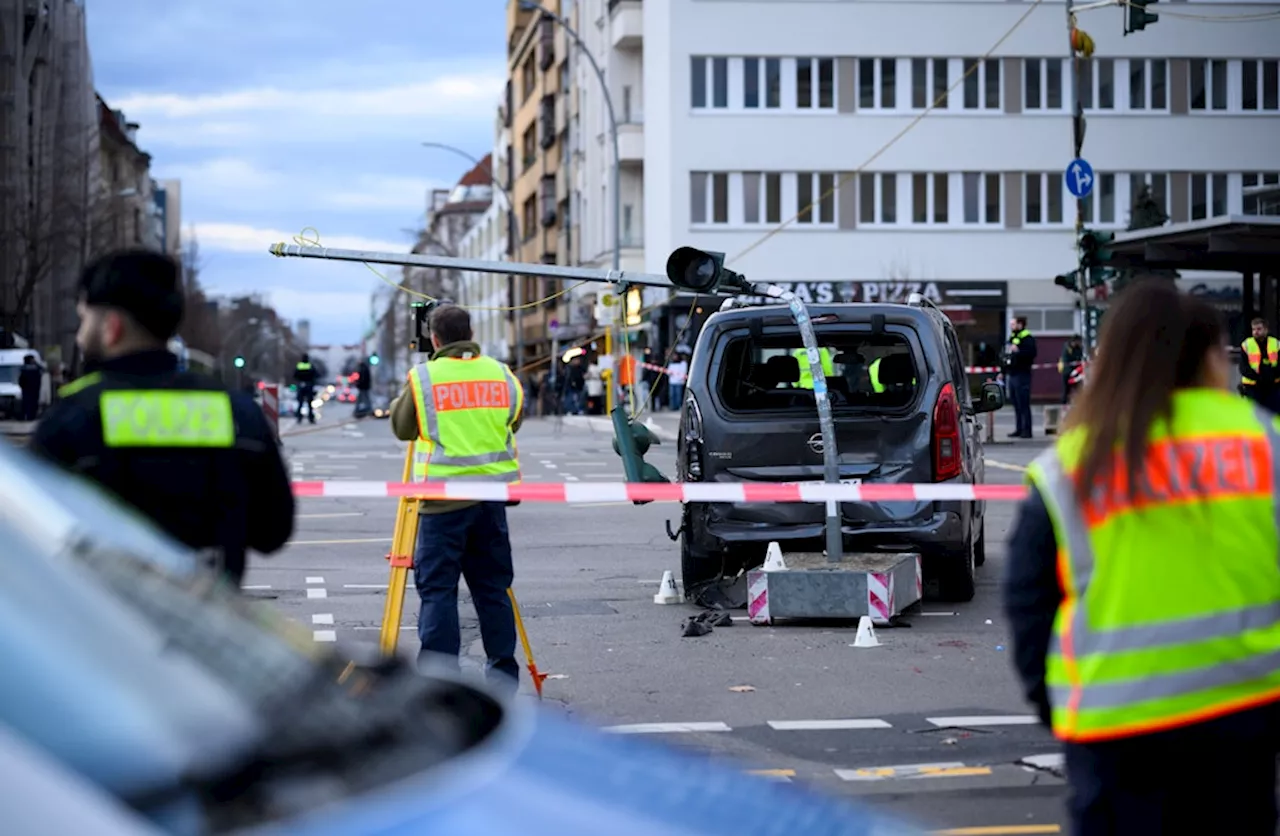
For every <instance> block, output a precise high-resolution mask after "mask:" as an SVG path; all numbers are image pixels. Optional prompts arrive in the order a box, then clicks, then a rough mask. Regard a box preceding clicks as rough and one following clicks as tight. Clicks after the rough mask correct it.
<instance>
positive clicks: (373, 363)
mask: <svg viewBox="0 0 1280 836" xmlns="http://www.w3.org/2000/svg"><path fill="white" fill-rule="evenodd" d="M369 365H370V366H376V365H378V355H376V354H374V355H372V356H370V357H369Z"/></svg>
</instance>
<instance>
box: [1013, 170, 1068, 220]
mask: <svg viewBox="0 0 1280 836" xmlns="http://www.w3.org/2000/svg"><path fill="white" fill-rule="evenodd" d="M1065 191H1066V190H1065V189H1064V188H1063V187H1062V174H1061V173H1046V174H1028V175H1026V178H1025V185H1024V187H1023V195H1024V202H1025V204H1026V206H1025V208H1026V212H1025V214H1024V215H1023V221H1024V223H1026V224H1027V225H1028V226H1036V225H1043V224H1060V223H1062V222H1063V212H1062V205H1063V195H1064V193H1065Z"/></svg>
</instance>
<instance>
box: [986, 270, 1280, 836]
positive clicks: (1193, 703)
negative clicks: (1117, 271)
mask: <svg viewBox="0 0 1280 836" xmlns="http://www.w3.org/2000/svg"><path fill="white" fill-rule="evenodd" d="M1100 345H1101V350H1100V351H1099V353H1098V355H1097V358H1096V360H1095V361H1094V362H1093V364H1092V365H1091V367H1090V372H1089V382H1088V384H1087V385H1086V386H1085V387H1084V389H1082V390H1081V391H1080V393H1079V394H1078V395H1077V396H1076V400H1075V405H1074V407H1073V409H1072V410H1071V412H1070V414H1069V415H1068V416H1067V419H1066V421H1065V424H1064V428H1065V432H1064V433H1063V435H1062V436H1061V437H1060V438H1059V439H1058V441H1057V443H1056V444H1055V445H1054V446H1053V447H1052V448H1050V449H1049V450H1048V451H1046V452H1045V453H1044V454H1042V455H1041V456H1040V457H1039V458H1037V459H1036V460H1035V461H1034V462H1033V463H1032V465H1031V467H1030V469H1029V474H1028V475H1029V486H1030V493H1029V496H1028V498H1027V499H1026V500H1025V501H1024V502H1023V504H1022V505H1021V507H1020V509H1019V512H1018V517H1017V520H1016V522H1015V526H1014V530H1013V534H1012V537H1011V538H1010V542H1009V550H1008V562H1007V564H1006V577H1005V582H1004V599H1005V601H1004V606H1005V610H1006V612H1007V614H1008V617H1009V620H1010V624H1011V627H1012V632H1013V648H1014V654H1013V660H1014V663H1015V665H1016V668H1017V672H1018V674H1019V677H1020V679H1021V680H1022V683H1023V686H1024V688H1025V691H1026V695H1027V697H1028V699H1029V700H1030V701H1031V702H1032V704H1034V705H1035V707H1036V709H1037V711H1038V713H1039V715H1040V718H1041V720H1042V721H1043V722H1044V723H1045V724H1046V725H1048V726H1049V727H1050V728H1051V729H1052V730H1053V733H1054V734H1055V736H1056V737H1058V738H1059V739H1060V740H1061V741H1063V750H1064V759H1065V766H1066V773H1067V778H1068V780H1069V782H1070V785H1071V790H1072V795H1071V797H1070V799H1069V802H1068V810H1069V814H1070V817H1071V821H1072V823H1073V828H1072V832H1073V833H1076V834H1084V835H1085V836H1088V835H1089V834H1129V833H1142V834H1153V836H1159V834H1171V833H1216V832H1223V831H1224V827H1225V830H1227V831H1230V832H1231V833H1233V834H1258V835H1259V836H1261V834H1264V833H1265V834H1268V836H1270V834H1273V833H1274V832H1275V827H1276V818H1277V816H1276V795H1275V793H1276V756H1277V740H1278V739H1280V738H1278V737H1277V732H1278V731H1280V708H1278V706H1280V658H1278V657H1277V648H1280V561H1278V560H1277V555H1280V534H1278V533H1277V525H1276V507H1277V478H1280V419H1278V418H1277V417H1276V416H1274V415H1272V414H1271V413H1269V412H1267V411H1265V410H1263V409H1261V408H1260V407H1258V406H1257V405H1255V404H1253V403H1251V402H1249V401H1248V400H1245V399H1243V398H1240V397H1239V396H1237V395H1236V394H1235V393H1233V392H1230V391H1229V387H1230V375H1231V362H1230V360H1229V358H1228V351H1229V347H1228V337H1227V331H1226V328H1225V325H1224V323H1223V322H1222V320H1221V318H1220V316H1219V314H1218V312H1217V311H1216V310H1215V309H1214V308H1213V307H1211V306H1210V305H1208V304H1206V303H1205V302H1203V301H1201V300H1199V299H1196V298H1195V297H1192V296H1187V295H1184V294H1181V293H1179V292H1178V291H1177V289H1176V288H1175V287H1174V285H1173V283H1172V282H1169V281H1167V280H1162V279H1147V280H1140V281H1138V282H1136V283H1134V284H1132V285H1130V286H1129V287H1127V288H1125V289H1124V290H1123V291H1121V292H1120V293H1119V294H1118V295H1117V296H1116V298H1115V302H1114V304H1113V305H1112V307H1111V309H1110V310H1109V311H1108V314H1107V317H1106V319H1105V321H1104V323H1103V334H1102V339H1101V343H1100ZM1193 764H1230V768H1206V769H1198V768H1190V765H1193ZM1224 809H1225V810H1229V813H1228V814H1227V815H1226V818H1225V819H1224V818H1223V815H1224V814H1223V810H1224ZM1224 821H1227V822H1229V824H1226V825H1225V826H1224V824H1223V822H1224Z"/></svg>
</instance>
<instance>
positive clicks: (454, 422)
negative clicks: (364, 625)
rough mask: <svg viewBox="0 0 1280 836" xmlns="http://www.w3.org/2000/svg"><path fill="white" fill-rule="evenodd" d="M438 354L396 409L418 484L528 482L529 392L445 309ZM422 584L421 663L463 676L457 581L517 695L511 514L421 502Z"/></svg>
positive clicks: (436, 316)
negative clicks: (519, 450)
mask: <svg viewBox="0 0 1280 836" xmlns="http://www.w3.org/2000/svg"><path fill="white" fill-rule="evenodd" d="M430 329H431V345H432V347H433V348H434V349H435V352H434V353H433V354H432V355H431V359H430V360H428V361H427V362H426V363H422V364H419V365H418V366H415V367H414V368H413V369H412V370H410V372H409V382H408V384H407V385H406V386H405V388H404V391H403V392H402V393H401V394H400V397H398V398H397V399H396V400H395V401H394V402H393V403H392V405H391V427H392V431H393V432H394V433H395V435H396V437H397V438H399V439H401V440H402V441H412V442H414V466H413V478H414V480H415V481H420V482H421V481H432V482H447V481H455V480H467V481H476V480H479V481H490V482H492V481H497V482H508V483H511V482H518V481H520V463H519V461H518V460H517V458H516V445H515V433H516V430H518V429H519V427H520V421H521V418H522V413H523V409H524V390H523V389H522V388H521V386H520V383H519V381H517V379H516V376H515V375H514V374H513V373H512V372H511V369H509V368H507V366H506V365H505V364H504V363H501V362H499V361H497V360H494V359H492V358H490V357H485V356H484V355H482V354H481V353H480V346H479V345H477V344H476V343H475V342H474V339H473V337H472V332H471V317H470V315H469V314H468V313H467V312H466V311H465V310H464V309H462V308H460V307H457V306H454V305H442V306H441V307H439V308H437V309H436V310H435V311H433V312H432V314H431V322H430ZM419 509H420V514H419V522H418V543H417V548H416V550H415V554H414V560H413V575H414V581H415V584H416V586H417V588H418V597H419V598H420V599H421V602H422V605H421V609H420V610H419V612H418V638H419V639H420V641H421V644H422V650H421V654H420V656H419V660H420V662H422V663H424V664H429V663H431V662H433V661H444V662H446V663H447V664H448V665H449V666H450V667H456V665H457V663H458V653H459V651H460V650H461V636H460V632H459V627H458V576H459V574H461V575H462V576H463V577H465V578H466V579H467V588H468V589H469V590H470V591H471V600H472V603H474V604H475V608H476V615H477V616H478V617H479V619H480V637H481V638H482V639H483V641H484V649H485V655H486V656H488V673H489V676H490V681H491V682H492V684H494V685H495V686H497V687H498V688H499V689H501V690H504V691H507V692H509V693H514V692H515V690H516V687H517V685H518V682H519V676H520V669H519V666H518V665H517V664H516V660H515V647H516V626H515V617H514V614H513V613H512V609H511V601H510V599H509V598H508V596H507V589H508V588H509V587H510V586H511V581H512V578H513V576H514V570H513V567H512V561H511V539H510V536H509V535H508V532H507V511H506V505H505V504H504V503H502V502H472V501H454V500H447V501H445V500H441V501H431V502H421V503H419Z"/></svg>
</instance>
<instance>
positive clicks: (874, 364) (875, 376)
mask: <svg viewBox="0 0 1280 836" xmlns="http://www.w3.org/2000/svg"><path fill="white" fill-rule="evenodd" d="M883 359H884V358H883V357H877V358H876V359H874V360H872V361H871V365H870V366H867V376H868V377H869V378H870V379H871V391H873V392H875V393H876V394H877V395H878V394H880V393H882V392H884V391H885V389H886V387H885V385H884V384H883V383H881V382H880V361H881V360H883ZM911 385H912V386H915V385H916V379H915V378H914V377H913V378H911Z"/></svg>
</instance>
